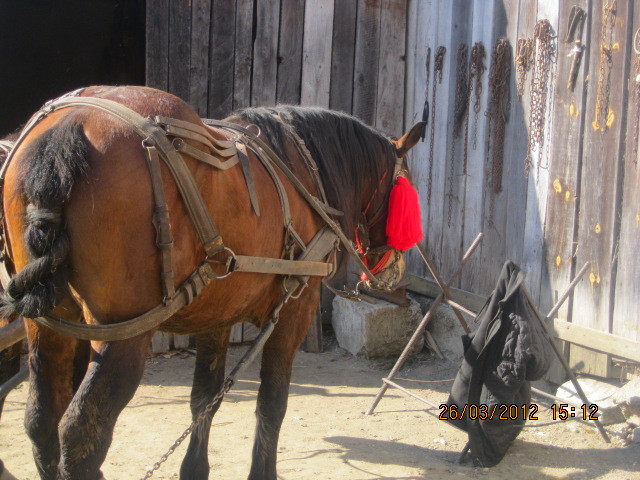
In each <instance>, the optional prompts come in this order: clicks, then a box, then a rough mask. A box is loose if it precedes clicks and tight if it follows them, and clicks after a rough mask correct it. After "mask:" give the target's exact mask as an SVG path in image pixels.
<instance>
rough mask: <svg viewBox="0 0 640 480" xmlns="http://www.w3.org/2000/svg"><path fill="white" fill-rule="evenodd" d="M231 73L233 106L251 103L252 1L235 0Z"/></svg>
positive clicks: (240, 106)
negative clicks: (232, 67)
mask: <svg viewBox="0 0 640 480" xmlns="http://www.w3.org/2000/svg"><path fill="white" fill-rule="evenodd" d="M235 46H236V48H235V58H234V69H233V72H234V75H233V108H234V109H236V108H244V107H248V106H250V105H251V65H252V63H253V1H252V0H237V2H236V39H235Z"/></svg>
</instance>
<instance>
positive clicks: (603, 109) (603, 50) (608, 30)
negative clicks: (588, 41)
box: [591, 0, 618, 132]
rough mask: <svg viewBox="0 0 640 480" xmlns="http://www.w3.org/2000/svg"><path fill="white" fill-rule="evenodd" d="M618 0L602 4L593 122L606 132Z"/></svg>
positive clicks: (608, 123) (597, 128) (594, 127)
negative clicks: (598, 64)
mask: <svg viewBox="0 0 640 480" xmlns="http://www.w3.org/2000/svg"><path fill="white" fill-rule="evenodd" d="M617 3H618V2H617V0H611V1H610V2H609V3H603V5H602V26H601V28H600V42H601V44H600V66H599V68H598V87H597V90H596V92H597V93H596V106H595V114H594V118H593V122H592V123H591V125H592V126H593V129H594V130H600V131H601V132H605V131H606V130H607V128H609V125H610V120H609V113H610V112H609V98H610V94H611V67H612V66H613V29H614V27H615V24H616V13H617Z"/></svg>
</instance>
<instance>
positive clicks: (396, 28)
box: [374, 0, 407, 137]
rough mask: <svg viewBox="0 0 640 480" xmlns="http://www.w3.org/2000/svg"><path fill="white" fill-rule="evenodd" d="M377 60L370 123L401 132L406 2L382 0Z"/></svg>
mask: <svg viewBox="0 0 640 480" xmlns="http://www.w3.org/2000/svg"><path fill="white" fill-rule="evenodd" d="M381 6H382V12H381V16H380V62H379V65H378V92H377V100H376V119H375V123H374V126H375V127H377V128H378V129H380V130H381V131H383V132H385V133H387V134H388V135H395V136H396V137H400V135H402V133H403V131H402V127H403V118H402V117H403V114H404V102H403V101H402V100H403V99H404V84H405V67H406V62H405V37H406V17H407V2H406V1H405V0H382V5H381Z"/></svg>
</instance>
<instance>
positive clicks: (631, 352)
mask: <svg viewBox="0 0 640 480" xmlns="http://www.w3.org/2000/svg"><path fill="white" fill-rule="evenodd" d="M553 331H554V334H555V336H556V337H558V338H559V339H560V340H564V341H567V342H571V343H574V344H576V345H581V346H583V347H587V348H591V349H593V350H598V351H600V352H605V353H608V354H609V355H612V356H614V357H621V358H625V359H627V360H633V361H634V362H640V342H636V341H633V340H628V339H626V338H624V337H619V336H617V335H612V334H610V333H605V332H601V331H599V330H595V329H593V328H588V327H583V326H581V325H576V324H575V323H569V322H565V321H564V320H558V319H554V320H553Z"/></svg>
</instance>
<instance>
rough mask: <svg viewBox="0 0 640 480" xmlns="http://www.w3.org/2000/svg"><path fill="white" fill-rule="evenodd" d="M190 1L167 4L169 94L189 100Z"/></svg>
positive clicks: (182, 0) (183, 0)
mask: <svg viewBox="0 0 640 480" xmlns="http://www.w3.org/2000/svg"><path fill="white" fill-rule="evenodd" d="M190 61H191V0H173V1H171V2H170V3H169V89H168V90H169V92H171V93H173V94H174V95H176V96H178V97H180V98H182V99H183V100H188V99H189V64H190Z"/></svg>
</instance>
